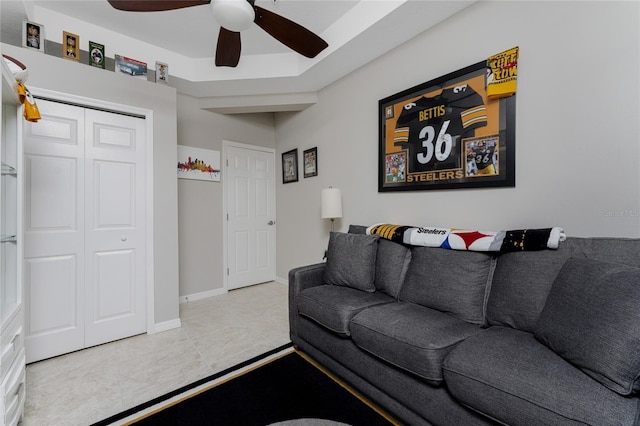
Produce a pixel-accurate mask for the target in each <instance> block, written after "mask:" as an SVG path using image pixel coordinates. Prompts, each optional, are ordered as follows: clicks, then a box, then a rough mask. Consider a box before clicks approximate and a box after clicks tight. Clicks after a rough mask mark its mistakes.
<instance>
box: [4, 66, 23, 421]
mask: <svg viewBox="0 0 640 426" xmlns="http://www.w3.org/2000/svg"><path fill="white" fill-rule="evenodd" d="M0 66H1V67H2V110H1V111H2V131H1V135H0V136H1V138H2V139H1V149H0V161H1V163H2V182H1V184H0V231H1V237H0V238H1V239H0V426H2V425H12V426H13V425H16V424H17V423H18V421H20V419H21V418H22V413H23V411H24V401H25V351H24V317H23V309H22V273H21V265H22V261H21V259H22V241H21V228H22V226H21V225H22V219H21V208H20V206H21V202H22V200H21V195H20V194H21V192H22V191H21V190H20V188H21V185H22V179H21V176H22V175H21V170H20V169H21V158H22V156H21V154H20V153H21V149H22V145H21V139H22V130H21V128H22V126H21V124H22V123H21V119H22V118H21V115H20V112H21V111H22V108H21V106H20V102H19V100H18V96H17V94H16V90H15V86H16V82H15V79H14V78H13V76H12V75H11V72H10V71H9V69H8V67H7V66H6V64H5V63H4V60H0Z"/></svg>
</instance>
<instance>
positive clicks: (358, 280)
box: [323, 232, 379, 292]
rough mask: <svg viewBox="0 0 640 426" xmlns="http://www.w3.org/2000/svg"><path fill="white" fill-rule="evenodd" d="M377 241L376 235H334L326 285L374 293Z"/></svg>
mask: <svg viewBox="0 0 640 426" xmlns="http://www.w3.org/2000/svg"><path fill="white" fill-rule="evenodd" d="M378 239H379V237H378V236H377V235H362V234H345V233H341V232H332V233H331V234H330V236H329V250H328V252H327V266H326V267H325V270H324V276H323V278H324V282H325V283H326V284H332V285H339V286H343V287H351V288H355V289H358V290H363V291H368V292H374V291H375V290H376V287H375V284H374V283H375V270H376V253H377V250H378Z"/></svg>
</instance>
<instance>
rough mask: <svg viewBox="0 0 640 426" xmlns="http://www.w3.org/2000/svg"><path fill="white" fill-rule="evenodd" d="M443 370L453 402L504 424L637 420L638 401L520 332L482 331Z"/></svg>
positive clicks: (625, 422) (459, 348) (600, 425)
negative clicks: (615, 389) (616, 390)
mask: <svg viewBox="0 0 640 426" xmlns="http://www.w3.org/2000/svg"><path fill="white" fill-rule="evenodd" d="M443 370H444V378H445V382H446V383H447V387H448V388H449V390H450V392H451V393H452V394H453V396H454V397H455V398H457V399H458V400H459V401H461V402H462V403H463V404H465V405H467V406H469V407H471V408H473V409H475V410H477V411H479V412H481V413H484V414H486V415H488V416H490V417H492V418H494V419H497V420H499V421H500V422H502V423H504V424H509V425H533V424H535V425H569V424H571V425H575V424H587V425H594V426H595V425H598V426H605V425H632V424H635V423H634V421H635V420H636V416H637V415H638V407H639V399H638V398H629V397H624V396H621V395H619V394H617V393H615V392H612V391H610V390H609V389H607V388H606V387H604V386H602V385H601V384H600V383H598V382H597V381H595V380H593V379H592V378H591V377H589V376H587V375H586V374H584V373H583V372H582V371H580V370H579V369H577V368H575V367H574V366H572V365H571V364H569V363H568V362H567V361H565V360H564V359H562V358H561V357H560V356H559V355H557V354H556V353H554V352H553V351H552V350H551V349H549V348H548V347H546V346H545V345H543V344H541V343H540V342H538V341H537V340H536V339H535V337H534V336H533V334H531V333H528V332H525V331H521V330H515V329H512V328H507V327H499V326H496V327H491V328H489V329H485V330H483V331H482V332H481V333H479V334H476V335H475V336H472V337H470V338H468V339H466V340H465V341H464V342H462V343H460V344H459V345H457V346H456V347H455V348H454V349H453V350H452V351H451V353H450V354H449V356H448V357H447V358H446V359H445V361H444V364H443Z"/></svg>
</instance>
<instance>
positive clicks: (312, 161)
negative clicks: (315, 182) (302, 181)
mask: <svg viewBox="0 0 640 426" xmlns="http://www.w3.org/2000/svg"><path fill="white" fill-rule="evenodd" d="M302 158H303V165H304V177H305V178H308V177H312V176H318V148H317V147H315V148H311V149H307V150H305V151H304V152H303V154H302Z"/></svg>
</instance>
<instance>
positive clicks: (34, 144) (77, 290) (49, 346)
mask: <svg viewBox="0 0 640 426" xmlns="http://www.w3.org/2000/svg"><path fill="white" fill-rule="evenodd" d="M38 108H39V109H40V111H41V115H42V119H41V120H40V121H39V122H38V123H28V124H27V125H26V126H25V129H24V132H23V138H24V141H23V146H24V161H23V164H24V165H23V167H24V169H25V171H24V181H25V192H24V200H25V206H24V215H25V217H24V238H25V242H24V258H25V259H24V261H25V269H24V275H23V280H24V291H25V293H24V295H25V308H26V309H25V330H26V333H25V346H26V353H27V362H31V361H35V360H39V359H43V358H48V357H51V356H54V355H58V354H61V353H65V352H69V351H74V350H77V349H79V348H82V347H84V299H85V291H84V275H85V253H84V234H85V233H84V228H85V223H84V203H85V195H84V181H85V174H84V164H83V161H84V160H83V157H84V133H85V132H84V110H83V109H81V108H77V107H74V106H70V105H63V104H58V103H54V102H47V101H42V100H38Z"/></svg>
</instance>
